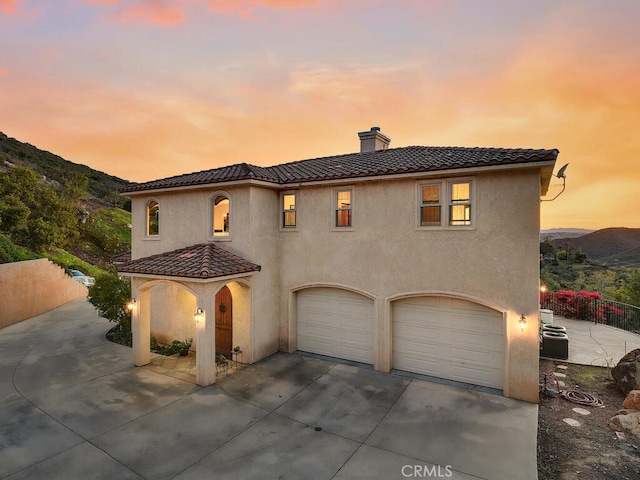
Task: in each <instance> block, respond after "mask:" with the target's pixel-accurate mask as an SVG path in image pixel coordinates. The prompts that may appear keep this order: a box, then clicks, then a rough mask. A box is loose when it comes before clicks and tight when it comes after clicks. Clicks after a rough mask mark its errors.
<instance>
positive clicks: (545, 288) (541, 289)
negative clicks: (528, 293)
mask: <svg viewBox="0 0 640 480" xmlns="http://www.w3.org/2000/svg"><path fill="white" fill-rule="evenodd" d="M540 291H541V292H542V293H544V292H546V291H547V286H546V285H540Z"/></svg>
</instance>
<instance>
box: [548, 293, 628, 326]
mask: <svg viewBox="0 0 640 480" xmlns="http://www.w3.org/2000/svg"><path fill="white" fill-rule="evenodd" d="M540 307H541V308H545V309H549V310H553V312H554V314H555V315H559V316H561V317H565V318H575V319H578V320H589V321H591V322H598V323H605V324H606V323H607V320H609V319H611V318H612V317H614V316H616V315H622V314H623V313H624V312H623V311H622V310H621V309H619V308H617V307H615V306H614V305H612V304H610V303H608V302H607V301H606V300H602V295H600V294H599V293H598V292H586V291H582V292H574V291H572V290H560V291H559V292H557V293H553V292H544V293H541V294H540Z"/></svg>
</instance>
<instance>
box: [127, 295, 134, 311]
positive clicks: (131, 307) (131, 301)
mask: <svg viewBox="0 0 640 480" xmlns="http://www.w3.org/2000/svg"><path fill="white" fill-rule="evenodd" d="M134 308H136V299H135V298H132V299H131V300H129V302H128V303H127V310H129V311H130V312H132V311H133V309H134Z"/></svg>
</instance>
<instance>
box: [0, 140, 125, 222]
mask: <svg viewBox="0 0 640 480" xmlns="http://www.w3.org/2000/svg"><path fill="white" fill-rule="evenodd" d="M15 166H19V167H26V168H29V169H30V170H33V171H34V172H36V173H38V174H39V175H41V176H44V177H45V178H46V180H47V181H49V182H51V181H53V182H56V183H57V184H60V183H62V181H63V179H64V177H65V176H68V175H69V173H71V172H75V173H78V174H80V175H83V176H85V177H86V178H87V179H88V184H87V193H88V194H89V198H91V199H95V200H98V201H99V202H101V203H104V204H105V205H111V206H119V207H121V208H125V209H126V210H130V207H129V205H130V203H129V200H128V199H126V198H124V197H120V195H118V193H117V192H118V190H119V189H120V188H122V187H123V186H125V185H127V184H128V183H129V182H127V181H126V180H123V179H122V178H118V177H115V176H113V175H108V174H106V173H104V172H100V171H98V170H94V169H93V168H90V167H87V166H86V165H81V164H78V163H73V162H70V161H69V160H65V159H64V158H62V157H60V156H58V155H55V154H53V153H51V152H47V151H44V150H40V149H39V148H37V147H34V146H33V145H31V144H29V143H23V142H20V141H18V140H16V139H15V138H11V137H8V136H7V135H5V134H4V133H2V132H0V172H2V171H6V170H8V169H9V168H11V167H15Z"/></svg>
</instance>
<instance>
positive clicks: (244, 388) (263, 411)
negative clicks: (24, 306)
mask: <svg viewBox="0 0 640 480" xmlns="http://www.w3.org/2000/svg"><path fill="white" fill-rule="evenodd" d="M110 326H111V325H110V324H109V323H108V322H107V321H105V320H104V319H101V318H100V317H98V316H97V314H96V313H95V311H94V310H93V308H92V307H91V305H89V304H88V303H86V302H85V301H84V300H78V301H73V302H70V303H68V304H66V305H64V306H62V307H60V308H58V309H56V310H53V311H51V312H49V313H47V314H44V315H40V316H38V317H35V318H32V319H29V320H26V321H24V322H22V323H19V324H16V325H12V326H10V327H7V328H4V329H2V330H0V352H2V354H1V355H0V479H12V480H15V479H41V478H46V479H48V480H55V479H64V480H73V479H82V480H85V479H102V478H104V479H109V480H111V479H119V480H122V479H174V478H175V479H183V480H186V479H198V480H200V479H229V478H234V479H235V478H237V479H243V480H244V479H277V478H282V479H336V480H345V479H404V478H453V479H465V480H469V479H478V478H483V479H491V480H500V479H509V480H512V479H513V478H519V479H524V480H528V479H536V478H537V474H536V471H537V468H536V432H537V406H536V405H533V404H529V403H526V402H519V401H515V400H512V399H508V398H503V397H499V396H495V395H489V394H484V393H480V392H472V391H468V390H464V389H460V388H455V387H450V386H445V385H439V384H434V383H427V382H424V381H422V380H417V379H409V378H404V377H399V376H396V375H388V374H382V373H378V372H374V371H372V370H368V369H362V368H358V367H353V366H349V365H344V364H339V363H335V362H331V361H326V360H323V359H318V358H310V357H304V356H300V355H295V354H275V355H272V356H270V357H268V358H267V359H264V360H263V361H261V362H258V363H256V364H254V365H249V366H246V367H244V368H240V369H238V370H237V371H236V372H234V373H233V374H232V375H229V376H226V377H224V378H220V379H219V380H218V383H217V384H216V385H213V386H210V387H207V388H201V387H198V386H196V385H194V384H193V383H192V382H190V381H187V379H189V378H190V376H189V375H188V372H187V374H185V378H177V377H176V376H171V375H167V374H166V372H165V373H163V370H162V368H160V367H158V366H157V365H155V366H154V365H151V366H147V367H141V368H140V367H134V366H132V360H131V356H132V354H131V349H129V348H126V347H122V346H120V345H115V344H112V343H110V342H108V341H106V340H105V338H104V334H105V332H106V331H107V330H108V329H109V328H110Z"/></svg>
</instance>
